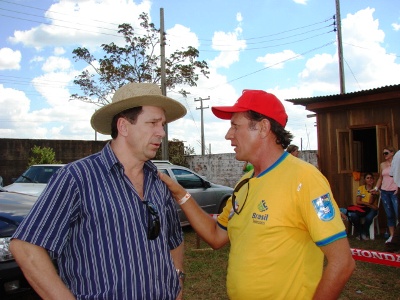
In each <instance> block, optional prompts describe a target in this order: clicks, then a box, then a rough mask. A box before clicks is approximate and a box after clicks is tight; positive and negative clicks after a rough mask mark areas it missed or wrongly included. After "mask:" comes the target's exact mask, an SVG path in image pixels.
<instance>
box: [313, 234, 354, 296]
mask: <svg viewBox="0 0 400 300" xmlns="http://www.w3.org/2000/svg"><path fill="white" fill-rule="evenodd" d="M321 250H322V252H324V254H325V256H326V258H327V260H328V264H327V265H326V267H325V269H324V272H323V274H322V278H321V281H320V282H319V284H318V287H317V289H316V291H315V294H314V297H313V299H314V300H317V299H323V300H329V299H338V298H339V296H340V293H341V291H342V289H343V288H344V286H345V284H346V282H347V281H348V280H349V278H350V276H351V274H352V273H353V271H354V268H355V262H354V259H353V257H352V256H351V252H350V246H349V242H348V240H347V239H346V238H343V239H340V240H337V241H335V242H333V243H331V244H329V245H327V246H323V247H321Z"/></svg>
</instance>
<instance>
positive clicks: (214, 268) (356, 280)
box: [184, 226, 400, 300]
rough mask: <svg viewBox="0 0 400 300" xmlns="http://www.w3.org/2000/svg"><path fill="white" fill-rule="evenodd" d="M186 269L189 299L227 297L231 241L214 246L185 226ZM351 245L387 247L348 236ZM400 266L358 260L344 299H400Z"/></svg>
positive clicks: (380, 239)
mask: <svg viewBox="0 0 400 300" xmlns="http://www.w3.org/2000/svg"><path fill="white" fill-rule="evenodd" d="M184 234H185V272H186V273H187V275H186V281H185V288H184V298H185V299H190V300H196V299H198V300H202V299H204V300H205V299H207V300H214V299H215V300H225V299H228V297H227V295H226V285H225V281H226V268H227V261H228V254H229V245H227V246H226V247H224V248H222V249H219V250H216V251H214V250H211V249H210V248H209V247H208V245H207V244H206V243H205V242H203V241H200V243H199V241H198V239H197V236H196V234H195V232H194V231H193V230H192V228H191V227H189V226H188V227H185V228H184ZM349 241H350V246H351V247H352V248H359V249H367V250H377V251H384V243H385V240H384V238H383V237H382V236H377V237H376V239H375V240H373V241H358V240H357V239H355V238H354V237H349ZM399 291H400V268H396V267H389V266H384V265H378V264H371V263H367V262H361V261H356V270H355V271H354V273H353V275H352V277H351V278H350V280H349V281H348V282H347V284H346V286H345V288H344V290H343V292H342V295H341V297H340V299H341V300H350V299H351V300H353V299H360V300H361V299H362V300H373V299H379V300H400V292H399Z"/></svg>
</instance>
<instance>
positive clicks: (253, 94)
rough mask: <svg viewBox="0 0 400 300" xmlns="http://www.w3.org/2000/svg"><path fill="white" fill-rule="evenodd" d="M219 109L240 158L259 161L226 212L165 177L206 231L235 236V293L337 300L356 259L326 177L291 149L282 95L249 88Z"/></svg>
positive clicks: (231, 284)
mask: <svg viewBox="0 0 400 300" xmlns="http://www.w3.org/2000/svg"><path fill="white" fill-rule="evenodd" d="M212 112H213V113H214V115H215V116H217V117H218V118H221V119H225V120H230V122H231V126H230V128H229V130H228V132H227V134H226V136H225V139H227V140H229V141H230V142H231V145H232V146H233V147H234V151H235V152H236V159H237V160H239V161H249V162H251V163H252V165H253V166H254V172H247V173H245V174H244V175H243V176H242V178H241V180H240V181H239V183H237V184H236V186H235V189H234V192H233V194H232V197H231V198H230V199H229V200H228V202H227V204H226V206H225V208H224V209H223V212H222V213H221V214H220V215H219V216H218V219H217V220H214V219H213V218H212V217H211V216H210V215H209V214H208V213H206V212H205V211H204V210H202V209H201V208H200V207H199V205H198V204H197V203H196V201H195V199H193V197H192V196H191V195H190V194H189V193H187V191H186V190H185V189H184V188H183V187H182V186H180V185H179V184H178V183H177V182H176V181H174V180H172V179H171V178H170V177H169V176H166V175H165V174H159V176H160V177H161V179H162V180H163V181H164V182H165V183H167V185H168V187H169V188H170V190H171V192H172V194H173V196H174V197H175V200H176V201H177V202H178V203H179V204H180V206H181V208H182V210H183V211H184V213H185V214H186V216H187V217H188V220H189V222H190V224H191V226H192V227H193V228H194V229H195V230H196V232H197V233H198V234H199V236H200V237H201V238H203V239H204V240H205V241H206V242H207V243H208V244H209V245H210V246H211V247H212V248H214V249H218V248H221V247H223V246H224V245H226V244H227V243H228V242H230V252H229V262H228V271H227V292H228V297H229V299H231V300H240V299H252V300H257V299H312V298H313V299H337V298H338V297H339V295H340V292H341V290H342V289H343V287H344V285H345V284H346V282H347V280H348V279H349V277H350V276H351V274H352V272H353V270H354V266H355V263H354V260H353V258H352V256H351V251H350V246H349V243H348V240H347V236H346V232H345V227H344V225H343V222H342V220H341V218H340V212H339V209H338V207H337V205H336V202H335V200H334V198H333V195H332V192H331V190H330V187H329V183H328V181H327V180H326V178H325V177H324V176H323V175H322V174H321V173H320V172H319V171H318V170H317V169H316V168H315V167H314V166H312V165H311V164H309V163H307V162H305V161H303V160H300V159H297V158H295V157H294V156H293V155H289V153H288V152H286V151H284V149H285V148H286V147H287V146H288V145H289V143H290V141H291V139H292V134H291V133H290V132H288V131H286V130H285V126H286V123H287V114H286V111H285V108H284V106H283V105H282V103H281V102H280V100H279V99H278V98H276V97H275V96H274V95H273V94H270V93H267V92H265V91H260V90H244V91H243V93H242V95H241V97H240V98H239V99H238V100H237V101H236V103H235V104H234V105H233V106H219V107H212ZM324 255H325V256H326V259H327V265H326V266H325V268H324Z"/></svg>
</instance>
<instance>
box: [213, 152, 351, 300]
mask: <svg viewBox="0 0 400 300" xmlns="http://www.w3.org/2000/svg"><path fill="white" fill-rule="evenodd" d="M252 175H253V172H249V173H246V174H245V175H244V176H243V177H242V179H245V178H248V177H250V176H252ZM247 192H248V193H247ZM246 194H247V200H246V203H245V205H244V206H243V205H242V204H243V202H244V198H245V197H246ZM236 199H237V202H238V204H239V209H240V208H241V207H243V208H242V211H241V212H240V214H239V215H237V214H236V213H233V210H232V202H231V200H230V201H228V204H227V206H226V207H225V209H224V211H223V212H222V214H221V215H220V216H219V217H218V224H219V226H220V227H222V228H226V229H227V230H228V235H229V239H230V243H231V248H230V254H229V264H228V273H227V291H228V295H229V298H230V299H232V300H235V299H238V300H242V299H243V300H245V299H252V300H256V299H285V300H286V299H311V298H312V296H313V294H314V292H315V289H316V287H317V285H318V283H319V281H320V278H321V276H322V270H323V259H324V255H323V252H322V251H321V250H320V248H319V246H324V245H327V244H329V243H331V242H333V241H335V240H338V239H341V238H345V237H346V232H345V227H344V225H343V222H342V220H341V218H340V212H339V209H338V207H337V205H336V203H335V201H334V199H333V196H332V192H331V190H330V187H329V183H328V181H327V180H326V178H325V177H324V176H323V175H322V174H321V173H320V172H319V171H318V170H317V169H316V168H315V167H314V166H312V165H311V164H308V163H306V162H304V161H302V160H300V159H298V158H296V157H294V156H293V155H288V154H287V153H286V152H285V153H284V154H283V155H282V157H281V158H280V159H279V160H278V161H277V162H276V163H275V164H274V165H273V166H271V167H270V168H268V169H267V170H265V171H264V172H263V173H262V174H260V175H259V176H258V177H257V178H251V179H250V181H249V184H248V185H247V184H245V185H244V186H243V187H242V188H241V189H240V190H239V191H238V193H237V198H236Z"/></svg>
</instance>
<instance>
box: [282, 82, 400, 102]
mask: <svg viewBox="0 0 400 300" xmlns="http://www.w3.org/2000/svg"><path fill="white" fill-rule="evenodd" d="M392 91H400V84H396V85H387V86H384V87H379V88H374V89H370V90H362V91H357V92H351V93H345V94H336V95H327V96H317V97H309V98H294V99H285V101H288V102H291V103H293V104H295V105H307V104H312V103H318V102H327V101H332V100H338V99H346V98H353V97H355V96H364V95H372V94H378V93H383V92H392Z"/></svg>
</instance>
